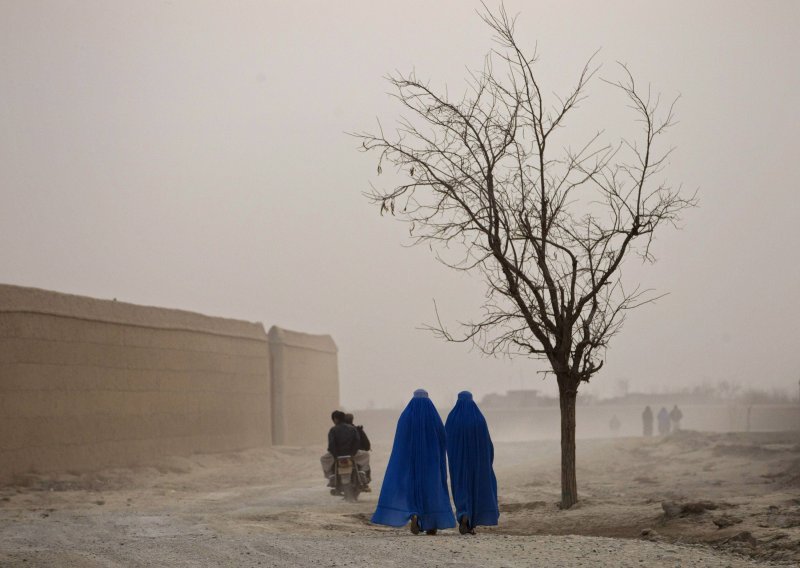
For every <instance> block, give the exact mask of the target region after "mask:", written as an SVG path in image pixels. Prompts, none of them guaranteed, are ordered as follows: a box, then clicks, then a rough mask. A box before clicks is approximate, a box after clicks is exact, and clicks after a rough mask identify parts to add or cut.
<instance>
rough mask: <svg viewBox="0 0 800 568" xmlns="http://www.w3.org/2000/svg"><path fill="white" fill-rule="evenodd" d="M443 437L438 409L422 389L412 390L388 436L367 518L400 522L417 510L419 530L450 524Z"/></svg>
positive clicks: (397, 524) (392, 523)
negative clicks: (391, 441)
mask: <svg viewBox="0 0 800 568" xmlns="http://www.w3.org/2000/svg"><path fill="white" fill-rule="evenodd" d="M446 455H447V449H446V442H445V432H444V425H443V424H442V419H441V417H439V413H438V412H437V411H436V408H435V407H434V406H433V403H432V402H431V401H430V399H429V398H428V393H427V392H425V391H424V390H418V391H415V392H414V398H412V399H411V401H410V402H409V403H408V406H406V408H405V410H403V413H402V414H401V415H400V419H399V420H398V421H397V431H396V432H395V435H394V445H393V446H392V454H391V456H390V457H389V465H388V466H387V467H386V475H385V476H384V478H383V485H382V486H381V495H380V497H379V498H378V508H377V509H376V510H375V513H374V514H373V515H372V522H373V523H377V524H381V525H389V526H391V527H401V526H403V525H405V524H406V523H408V521H409V519H410V518H411V516H412V515H417V517H418V521H419V524H420V527H421V528H422V529H423V530H431V529H447V528H452V527H454V526H455V524H456V521H455V518H454V517H453V509H452V508H451V506H450V493H449V492H448V490H447V466H446V465H445V464H446Z"/></svg>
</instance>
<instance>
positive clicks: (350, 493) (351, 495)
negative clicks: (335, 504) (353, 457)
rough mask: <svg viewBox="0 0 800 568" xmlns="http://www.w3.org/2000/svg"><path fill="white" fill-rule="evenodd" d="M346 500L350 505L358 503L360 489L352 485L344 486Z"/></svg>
mask: <svg viewBox="0 0 800 568" xmlns="http://www.w3.org/2000/svg"><path fill="white" fill-rule="evenodd" d="M344 500H345V501H348V502H350V503H354V502H356V501H358V489H357V488H356V486H355V485H354V484H352V483H348V484H347V485H345V486H344Z"/></svg>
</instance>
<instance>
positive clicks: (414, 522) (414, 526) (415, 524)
mask: <svg viewBox="0 0 800 568" xmlns="http://www.w3.org/2000/svg"><path fill="white" fill-rule="evenodd" d="M408 528H410V529H411V534H419V530H420V529H419V519H417V516H416V515H411V523H410V524H409V527H408Z"/></svg>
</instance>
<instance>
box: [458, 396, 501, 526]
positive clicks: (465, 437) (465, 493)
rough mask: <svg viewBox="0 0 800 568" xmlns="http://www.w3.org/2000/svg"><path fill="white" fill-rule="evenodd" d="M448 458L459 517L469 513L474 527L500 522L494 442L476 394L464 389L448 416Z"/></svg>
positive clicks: (471, 524)
mask: <svg viewBox="0 0 800 568" xmlns="http://www.w3.org/2000/svg"><path fill="white" fill-rule="evenodd" d="M445 430H446V432H447V461H448V463H449V466H450V482H451V484H452V487H453V501H454V502H455V504H456V519H458V520H459V521H460V520H461V517H462V516H464V515H466V516H467V519H468V520H469V526H470V527H476V526H478V525H496V524H497V520H498V518H499V516H500V513H499V510H498V507H497V478H496V477H495V475H494V470H493V469H492V463H493V462H494V445H493V444H492V439H491V437H490V436H489V428H488V426H487V425H486V419H485V418H484V416H483V413H481V411H480V409H479V408H478V405H477V404H475V401H473V400H472V394H471V393H470V392H468V391H463V392H460V393H459V394H458V402H456V405H455V406H454V407H453V410H451V411H450V414H449V415H448V416H447V423H446V425H445Z"/></svg>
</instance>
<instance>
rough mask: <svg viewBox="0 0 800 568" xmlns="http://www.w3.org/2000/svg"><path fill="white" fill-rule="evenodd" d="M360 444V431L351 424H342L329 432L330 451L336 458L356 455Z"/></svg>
mask: <svg viewBox="0 0 800 568" xmlns="http://www.w3.org/2000/svg"><path fill="white" fill-rule="evenodd" d="M360 444H361V439H360V436H359V435H358V430H356V427H355V426H352V425H351V424H345V423H344V422H340V423H339V424H337V425H336V426H334V427H333V428H331V429H330V430H328V451H329V452H330V453H331V455H333V457H335V458H338V457H339V456H354V455H356V452H357V451H358V447H359V445H360Z"/></svg>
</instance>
